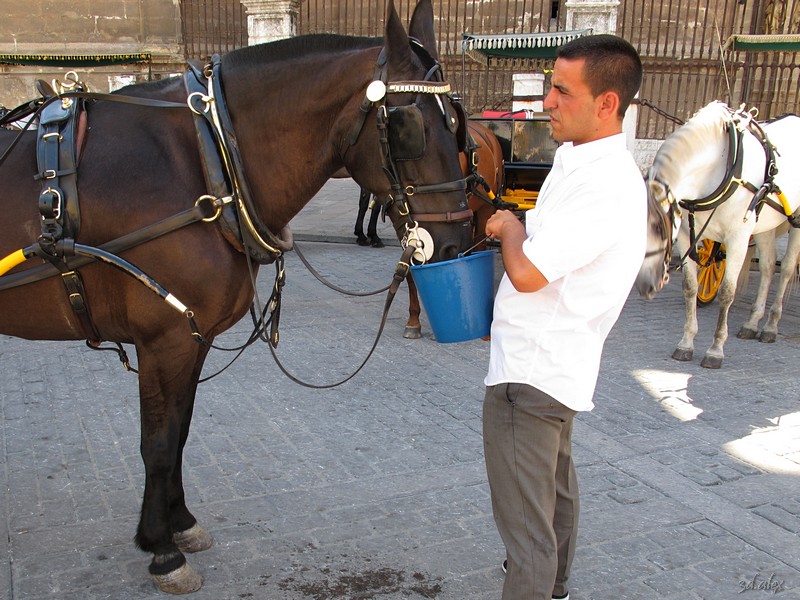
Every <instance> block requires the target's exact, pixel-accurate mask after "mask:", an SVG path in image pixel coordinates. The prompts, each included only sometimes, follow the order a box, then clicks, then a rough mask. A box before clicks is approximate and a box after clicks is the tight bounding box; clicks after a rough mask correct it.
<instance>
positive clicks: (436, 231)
mask: <svg viewBox="0 0 800 600" xmlns="http://www.w3.org/2000/svg"><path fill="white" fill-rule="evenodd" d="M409 35H410V36H411V37H410V38H409ZM383 43H384V45H383V49H382V50H381V53H380V56H379V58H378V60H377V62H376V64H375V68H374V74H373V76H372V77H371V79H370V80H369V81H368V82H367V83H368V85H367V86H366V89H365V90H364V92H363V94H364V95H363V96H361V98H363V101H361V104H360V108H359V110H358V111H357V117H356V119H355V124H354V125H353V126H352V127H351V128H350V132H349V136H348V142H347V143H348V146H347V147H346V148H345V149H344V151H343V152H342V161H343V163H344V166H345V168H346V169H347V171H348V172H349V173H350V174H351V175H352V177H353V179H355V180H356V182H358V183H359V185H361V186H362V187H364V188H366V189H368V190H369V191H371V192H372V193H373V194H375V195H376V196H377V197H378V198H379V199H380V200H381V201H382V202H383V204H384V209H385V211H386V213H387V214H388V215H389V217H390V218H391V219H392V222H393V224H394V226H395V229H396V230H397V232H398V237H400V238H401V239H402V240H404V242H405V243H409V244H411V245H414V246H416V247H418V249H419V251H418V252H416V253H415V255H414V258H413V260H414V262H416V263H421V262H425V261H431V262H436V261H441V260H448V259H452V258H455V257H456V256H457V255H458V253H459V252H462V251H464V250H466V249H467V248H468V247H469V246H470V245H471V243H472V233H471V216H472V213H471V211H470V210H469V209H468V207H467V198H466V183H465V179H464V175H463V173H462V170H461V167H460V164H459V158H458V153H459V150H461V149H463V148H464V146H465V136H466V117H465V115H464V113H463V111H462V110H461V108H460V106H459V105H458V104H457V103H456V102H454V101H453V100H452V99H451V97H450V95H449V92H450V86H449V84H448V83H446V82H445V81H444V80H443V76H442V72H441V67H440V65H439V63H438V61H437V51H436V39H435V35H434V31H433V10H432V8H431V4H430V0H421V1H420V2H419V4H418V5H417V7H416V9H415V10H414V14H413V16H412V18H411V23H410V26H409V34H408V35H407V34H406V32H405V30H404V28H403V26H402V24H401V23H400V19H399V17H398V15H397V12H396V11H395V9H394V3H393V2H391V1H390V2H389V7H388V16H387V20H386V27H385V34H384V38H383Z"/></svg>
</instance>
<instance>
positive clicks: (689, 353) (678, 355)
mask: <svg viewBox="0 0 800 600" xmlns="http://www.w3.org/2000/svg"><path fill="white" fill-rule="evenodd" d="M693 356H694V350H683V349H681V348H675V352H673V353H672V358H674V359H675V360H679V361H681V362H689V361H690V360H692V357H693Z"/></svg>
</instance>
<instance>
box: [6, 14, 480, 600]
mask: <svg viewBox="0 0 800 600" xmlns="http://www.w3.org/2000/svg"><path fill="white" fill-rule="evenodd" d="M409 35H410V36H412V37H413V38H415V39H416V40H419V42H420V43H417V42H416V41H414V40H410V39H409ZM435 43H436V41H435V39H434V32H433V11H432V7H431V4H430V1H429V0H422V1H421V2H420V3H419V5H418V6H417V8H416V10H415V12H414V15H413V17H412V19H411V23H410V26H409V30H408V35H407V34H406V31H405V29H404V27H403V25H402V23H401V22H400V19H399V17H398V15H397V13H396V11H395V9H394V6H393V3H392V2H389V7H388V11H387V19H386V25H385V32H384V43H383V47H382V48H381V47H380V46H376V45H375V41H374V40H368V39H361V38H348V37H342V36H328V35H325V36H305V37H300V38H295V39H291V40H286V41H282V42H276V43H273V44H267V45H263V46H256V47H251V48H245V49H242V50H237V51H234V52H231V53H229V54H227V55H225V56H224V57H223V58H222V59H221V62H218V63H217V64H216V65H215V66H214V67H213V68H207V69H206V70H205V71H204V72H203V73H196V74H195V75H187V77H186V78H185V80H184V79H181V78H175V79H170V80H165V81H161V82H154V83H146V84H140V85H134V86H129V87H127V88H124V89H123V90H120V91H119V92H118V93H116V94H113V95H112V97H103V95H95V96H94V97H91V96H89V95H88V94H87V95H86V96H84V97H80V96H79V95H76V96H75V98H74V100H75V101H76V102H77V103H81V104H85V110H84V111H82V114H83V116H81V117H79V118H80V119H81V123H84V122H85V123H86V124H88V127H86V128H83V127H82V125H78V126H77V127H76V129H77V130H78V134H77V136H76V138H77V142H76V146H77V147H78V150H77V151H76V152H77V153H79V156H77V158H76V163H77V178H76V180H77V185H76V190H75V192H73V193H72V198H60V197H59V194H57V193H55V192H54V191H53V188H52V187H48V186H52V183H48V181H53V179H52V178H54V179H55V180H62V179H63V180H64V181H66V178H68V177H69V176H70V172H69V171H70V169H65V171H64V172H55V170H53V171H54V172H48V168H46V164H47V163H46V162H45V168H44V170H43V167H42V158H41V157H40V159H39V162H38V163H37V134H36V133H35V132H26V133H23V134H19V133H18V132H11V131H7V130H4V129H2V130H0V150H2V151H5V150H6V149H7V148H9V147H11V146H12V145H13V144H14V140H15V136H17V135H20V139H19V141H18V142H17V143H16V146H15V147H14V148H13V150H12V151H10V152H9V153H8V154H7V156H6V157H5V159H4V161H3V162H2V164H1V165H0V179H1V180H2V181H3V184H4V193H3V195H2V198H1V199H0V207H2V211H3V219H2V222H1V224H0V274H3V273H2V272H3V271H7V273H5V274H3V276H2V277H0V333H1V334H5V335H11V336H16V337H21V338H27V339H32V340H36V339H41V340H76V339H87V338H88V339H89V340H90V343H91V344H93V345H96V344H97V343H99V342H101V341H104V342H112V343H117V344H133V346H134V347H135V350H136V358H137V361H136V362H137V363H138V370H139V392H140V411H141V454H142V458H143V461H144V466H145V486H144V496H143V500H142V509H141V516H140V520H139V524H138V528H137V532H136V543H137V544H138V546H139V547H140V548H141V549H142V550H144V551H146V552H150V553H152V554H153V559H152V562H151V564H150V573H151V574H152V575H153V577H154V579H155V581H156V582H157V584H158V585H159V587H160V588H161V589H162V590H164V591H167V592H172V593H187V592H192V591H194V590H196V589H198V588H199V587H200V586H201V585H202V578H201V577H200V575H199V574H197V573H196V572H195V571H194V570H193V569H192V568H191V567H190V565H189V564H188V563H187V562H186V559H185V556H184V553H185V552H195V551H199V550H204V549H206V548H208V547H209V546H210V545H211V543H212V540H211V537H210V536H209V535H208V533H206V532H205V531H204V530H203V529H202V528H201V527H200V526H199V525H198V524H197V521H196V519H195V517H194V516H193V515H192V513H191V512H190V511H189V509H188V508H187V507H186V503H185V498H184V489H183V482H182V473H181V463H182V455H183V448H184V445H185V443H186V440H187V437H188V435H189V425H190V421H191V417H192V410H193V406H194V400H195V392H196V389H197V386H198V380H199V377H200V373H201V371H202V368H203V362H204V360H205V358H206V355H207V353H208V352H209V344H210V343H211V342H212V341H213V340H214V338H215V337H216V336H217V335H218V334H220V333H221V332H223V331H225V330H227V329H228V328H229V327H231V326H232V325H233V324H234V323H236V322H237V321H238V320H239V319H241V318H242V316H244V315H245V314H246V313H247V311H248V308H249V307H250V306H251V304H252V302H253V296H254V292H253V285H252V281H251V275H252V272H253V271H255V269H256V268H257V266H258V265H257V264H255V263H256V262H260V263H261V264H268V263H270V262H274V263H275V264H276V265H277V264H280V262H281V261H282V253H283V252H285V251H287V250H289V249H290V248H291V241H290V236H288V235H283V236H282V235H281V233H280V232H281V231H283V230H284V229H285V227H286V225H287V223H289V221H290V220H291V219H292V217H293V216H294V215H296V214H297V213H298V212H299V211H300V210H301V209H302V207H303V206H304V205H305V203H306V202H308V201H309V200H310V199H311V198H312V197H313V196H314V194H315V193H316V192H317V191H318V190H319V189H320V188H321V186H322V185H323V184H324V183H325V181H326V180H327V179H328V178H329V177H330V176H331V175H332V174H333V173H334V172H336V171H337V170H339V169H341V168H346V169H347V171H348V172H349V173H350V174H351V175H352V176H353V178H354V179H355V180H356V181H357V182H358V183H359V185H361V186H363V187H365V188H366V189H368V190H369V191H370V192H372V193H374V194H376V195H377V196H378V197H379V198H382V199H387V200H384V201H386V202H388V203H387V214H388V215H389V216H390V218H391V219H392V220H393V222H394V224H395V226H396V228H398V230H400V231H401V232H404V234H403V236H402V237H404V239H405V240H406V241H407V242H409V243H410V244H411V246H412V249H413V247H414V245H419V244H421V243H423V242H424V243H426V248H425V249H424V252H422V254H430V255H431V258H430V259H429V260H432V261H437V260H447V259H452V258H454V257H456V256H457V255H458V253H459V252H462V251H464V250H465V249H467V248H468V247H469V246H470V243H471V239H472V236H471V230H470V216H471V211H469V209H468V208H467V205H466V197H465V193H464V189H465V183H464V176H463V174H462V172H461V168H460V165H459V161H458V150H459V146H460V144H463V138H464V129H465V123H464V120H463V115H462V113H461V112H460V111H459V110H458V107H457V106H456V105H455V104H453V103H452V102H451V100H450V98H449V96H448V95H447V91H448V86H447V85H446V82H443V81H442V80H441V77H440V76H438V73H439V70H438V66H437V63H436V61H435V59H434V58H433V56H435V55H436V51H435ZM192 77H194V78H195V79H199V80H201V81H202V82H203V83H205V82H206V79H207V81H209V82H211V84H212V85H210V86H209V87H208V93H206V92H205V91H201V92H195V93H194V95H193V97H192V98H191V99H190V102H191V104H192V106H193V107H194V109H195V110H194V111H192V110H189V109H188V108H187V98H188V97H189V92H188V91H187V85H188V84H187V82H188V81H189V80H190V79H191V78H192ZM376 81H379V82H381V83H375V82H376ZM393 84H401V85H393ZM368 86H369V92H368V91H367V90H368ZM212 91H214V93H212ZM56 101H57V102H61V100H60V99H57V100H56ZM153 103H161V104H162V106H160V107H155V106H148V105H147V104H153ZM179 104H180V105H182V107H179V106H178V105H179ZM196 113H198V114H196ZM209 113H211V114H212V116H215V115H216V120H217V121H218V127H217V129H213V128H212V131H214V132H216V133H217V137H218V139H221V140H223V142H222V144H223V145H224V150H222V151H217V150H215V156H214V157H211V158H209V154H208V153H207V149H206V150H205V151H203V152H201V150H200V149H199V148H200V144H199V143H198V139H200V138H202V137H203V136H202V134H201V133H200V132H202V131H205V130H203V129H202V128H203V127H206V125H205V124H203V125H197V124H196V123H195V119H198V120H199V121H200V122H202V121H204V120H205V117H204V116H203V115H207V114H209ZM217 113H218V114H217ZM223 113H224V114H223ZM42 114H44V113H42ZM286 114H292V115H293V118H292V119H286V118H284V117H285V115H286ZM219 115H222V116H219ZM213 120H214V119H212V121H213ZM49 139H52V138H49ZM42 143H47V142H46V141H43V142H42ZM212 145H213V144H212ZM40 148H41V146H40ZM62 150H63V149H62ZM45 152H46V150H45ZM201 155H202V156H203V158H202V159H201ZM220 157H221V158H220ZM400 159H402V160H400ZM45 161H46V157H45ZM215 161H216V162H217V163H220V164H223V165H224V166H225V168H224V169H223V170H222V173H223V175H224V176H222V177H220V176H219V172H216V171H214V169H210V168H208V163H214V162H215ZM37 173H38V174H39V177H38V179H36V180H35V179H34V175H36V174H37ZM72 174H73V175H74V173H72ZM43 184H44V185H43ZM220 185H222V186H223V187H226V189H228V190H229V195H228V196H226V197H225V198H222V197H219V196H218V195H217V194H216V193H215V192H213V189H217V188H219V187H220ZM45 196H46V197H47V199H46V200H45V201H42V200H41V198H42V197H45ZM78 198H79V206H80V215H79V219H78V215H77V213H76V212H75V211H74V208H75V206H76V202H77V199H78ZM37 199H39V201H38V202H37ZM54 199H55V200H54ZM61 200H63V201H64V203H65V204H67V201H69V202H71V203H72V205H71V207H70V206H64V205H62V204H61ZM198 202H199V204H200V205H208V207H209V208H210V210H209V211H207V212H206V213H204V214H202V215H200V216H201V217H203V219H205V220H201V219H200V218H199V217H198V218H196V219H192V220H191V221H190V222H189V224H187V225H185V226H182V227H179V228H177V229H174V230H169V231H166V232H165V231H160V232H154V231H153V230H152V228H151V229H147V231H149V232H150V234H151V235H148V236H147V237H148V241H146V242H145V243H141V244H138V245H134V246H132V247H129V245H128V244H123V243H119V240H120V239H122V240H128V239H130V234H132V232H137V231H140V230H141V229H142V228H148V227H149V226H150V225H151V224H153V223H156V222H159V221H164V220H166V221H170V219H171V218H172V217H173V216H174V215H176V214H179V213H180V214H184V213H186V212H187V211H191V210H193V209H192V207H193V206H194V205H195V204H196V203H198ZM223 206H225V207H226V208H225V210H227V211H228V213H230V211H231V209H230V208H228V207H233V208H234V209H235V210H234V217H236V218H235V219H234V221H233V225H231V222H230V219H229V220H228V221H226V223H228V225H227V226H226V227H223V226H222V225H221V224H220V223H221V222H222V220H223V219H222V217H220V215H219V213H220V212H223V213H224V212H225V210H223V208H222V207H223ZM349 208H350V207H349V206H348V207H344V208H343V209H344V210H349ZM62 209H63V211H62ZM67 209H69V210H70V211H72V212H69V211H68V210H67ZM62 212H63V213H65V214H62ZM68 212H69V214H66V213H68ZM228 216H230V215H228ZM43 223H48V224H49V225H50V226H53V227H51V228H49V229H47V231H45V229H44V226H43ZM56 225H57V226H56ZM423 229H424V230H426V231H427V232H428V233H429V234H430V237H428V236H427V235H426V236H421V235H419V231H418V230H423ZM133 235H134V237H136V234H135V233H133ZM123 236H128V237H123ZM419 240H422V242H420V241H419ZM430 240H432V242H433V247H432V248H431V247H430V245H431V242H430ZM254 246H256V247H255V248H254ZM98 248H100V249H99V250H98ZM104 249H105V250H104ZM243 250H244V251H243ZM406 254H407V253H406ZM10 256H15V257H18V258H19V260H16V259H9V257H10ZM87 256H93V257H94V258H100V259H101V260H100V261H98V260H93V261H90V260H88V259H87V258H86V257H87ZM248 256H252V257H253V258H255V261H253V260H251V259H249V258H248ZM4 257H5V258H4ZM106 262H111V263H112V264H113V265H114V266H116V267H118V268H112V267H111V266H109V265H108V264H105V263H106ZM17 263H21V264H19V265H17ZM42 270H44V273H45V275H46V276H45V277H40V276H37V277H34V278H33V280H31V281H29V280H27V279H24V278H25V277H28V276H29V273H30V272H34V273H35V272H41V271H42ZM74 271H77V272H78V273H79V277H76V276H74V275H73V274H72V273H73V272H74ZM20 277H22V278H23V279H24V280H23V281H22V283H21V284H20V282H19V278H20ZM156 284H157V285H156ZM65 289H66V290H68V291H69V293H67V291H65ZM154 292H156V293H154ZM165 298H166V300H167V302H165V301H164V299H165ZM70 299H71V300H72V303H71V302H70ZM74 308H76V309H78V312H80V313H82V314H83V315H84V317H82V318H78V317H77V316H76V314H77V313H76V310H74ZM176 309H177V310H176ZM187 317H189V318H187ZM81 323H83V324H81ZM87 323H88V325H87ZM190 324H191V325H192V326H193V328H194V329H191V328H190ZM273 341H275V342H277V339H275V340H273Z"/></svg>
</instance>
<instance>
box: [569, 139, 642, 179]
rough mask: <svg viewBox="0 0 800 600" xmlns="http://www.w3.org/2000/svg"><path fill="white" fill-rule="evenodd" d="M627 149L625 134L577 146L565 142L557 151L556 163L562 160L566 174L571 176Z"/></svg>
mask: <svg viewBox="0 0 800 600" xmlns="http://www.w3.org/2000/svg"><path fill="white" fill-rule="evenodd" d="M626 148H627V143H626V136H625V134H624V133H617V134H614V135H610V136H608V137H604V138H600V139H599V140H594V141H593V142H586V143H585V144H579V145H577V146H575V145H573V143H572V142H564V143H563V144H561V145H560V146H559V147H558V149H557V150H556V156H555V157H554V161H555V160H561V165H562V166H563V168H564V174H565V175H569V174H570V173H571V172H572V171H574V170H575V169H577V168H578V167H582V166H584V165H586V164H588V163H590V162H594V161H596V160H598V159H600V158H603V157H605V156H608V155H609V154H614V153H616V152H620V151H622V150H625V149H626Z"/></svg>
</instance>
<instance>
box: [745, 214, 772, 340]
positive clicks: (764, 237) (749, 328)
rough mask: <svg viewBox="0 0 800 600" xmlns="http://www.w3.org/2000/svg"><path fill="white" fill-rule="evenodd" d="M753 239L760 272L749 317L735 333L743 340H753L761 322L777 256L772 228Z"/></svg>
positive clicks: (746, 266)
mask: <svg viewBox="0 0 800 600" xmlns="http://www.w3.org/2000/svg"><path fill="white" fill-rule="evenodd" d="M753 241H754V242H755V244H756V247H757V248H758V271H759V273H760V274H761V278H760V281H759V283H758V292H757V293H756V299H755V300H754V301H753V307H752V308H751V309H750V317H749V318H748V319H747V322H745V324H744V325H742V328H741V329H740V330H739V333H737V334H736V337H738V338H741V339H743V340H753V339H755V337H756V334H757V333H758V324H759V323H760V322H761V317H763V316H764V311H765V310H766V307H767V295H768V294H769V287H770V285H771V284H772V277H773V275H775V259H776V257H777V252H776V250H775V230H774V229H771V230H770V231H764V232H762V233H759V234H756V235H754V236H753ZM742 268H743V269H749V268H750V265H749V264H744V265H742Z"/></svg>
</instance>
